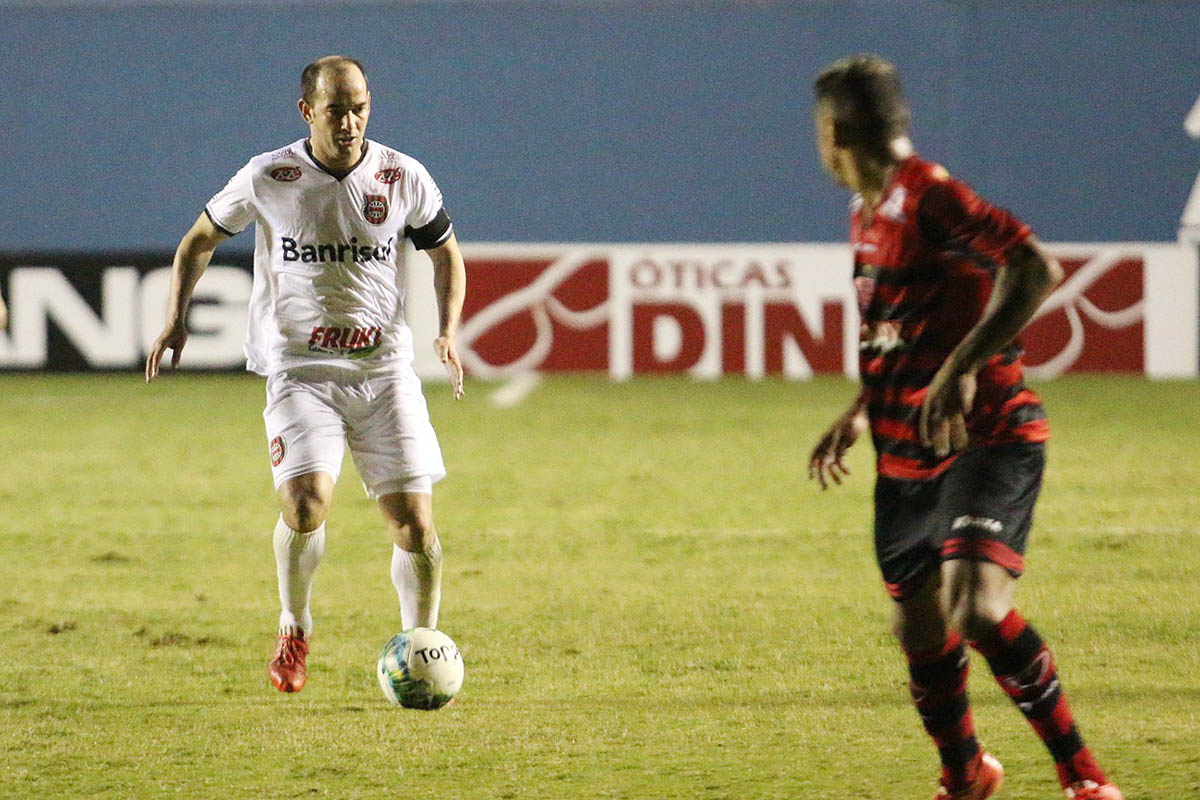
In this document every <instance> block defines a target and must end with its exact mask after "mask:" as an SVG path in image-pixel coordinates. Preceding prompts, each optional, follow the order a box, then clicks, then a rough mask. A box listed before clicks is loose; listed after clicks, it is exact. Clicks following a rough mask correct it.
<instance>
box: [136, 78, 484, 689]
mask: <svg viewBox="0 0 1200 800" xmlns="http://www.w3.org/2000/svg"><path fill="white" fill-rule="evenodd" d="M299 108H300V114H301V116H303V118H304V120H305V122H307V123H308V126H309V136H308V138H307V139H302V140H300V141H297V142H294V143H292V144H290V145H288V146H287V147H284V148H281V149H279V150H276V151H273V152H270V153H264V154H262V155H259V156H255V157H254V158H252V159H250V161H249V163H248V164H246V166H245V167H243V168H242V169H241V170H240V171H238V173H237V174H236V175H235V176H234V177H233V178H232V179H231V180H230V181H229V183H228V185H226V187H225V188H224V189H223V190H221V191H220V192H218V193H217V194H216V195H215V196H214V197H213V198H212V200H210V201H209V203H208V205H207V206H206V207H205V209H204V213H202V214H201V215H200V216H199V218H198V219H197V220H196V222H195V224H194V225H193V226H192V228H191V230H189V231H188V232H187V234H186V235H185V236H184V237H183V240H182V241H181V242H180V244H179V248H178V250H177V251H176V253H175V263H174V269H173V272H172V281H171V291H170V297H169V300H168V307H167V321H166V326H165V327H164V329H163V332H162V334H161V335H160V336H159V337H158V339H157V341H155V342H154V345H153V347H152V348H151V351H150V354H149V357H148V358H147V359H146V380H147V381H149V380H152V379H153V378H154V377H155V376H157V375H158V372H159V365H160V363H161V361H162V358H163V356H164V354H165V352H166V351H167V350H172V351H173V355H172V358H171V363H172V365H173V366H178V365H179V360H180V356H181V355H182V352H183V348H184V344H185V343H186V341H187V325H186V314H187V308H188V303H189V301H190V300H191V297H192V291H193V289H194V287H195V285H196V281H197V280H198V279H199V278H200V275H201V273H202V272H203V271H204V269H205V267H206V266H207V265H208V262H209V259H210V258H211V257H212V253H213V249H214V248H215V247H216V246H217V244H218V243H220V242H221V241H223V240H224V239H226V238H228V237H230V236H233V235H235V234H237V233H239V232H241V231H242V230H243V229H245V228H246V227H247V226H248V225H250V223H252V222H254V223H257V225H258V229H257V233H256V236H255V247H254V288H253V292H252V296H251V300H250V323H249V328H248V332H247V337H246V358H247V367H248V368H249V369H251V370H253V371H254V372H257V373H259V374H261V375H265V376H266V377H267V404H266V410H265V411H264V412H263V417H264V419H265V421H266V429H267V442H268V453H269V456H270V459H271V467H272V471H273V473H274V479H275V488H276V492H277V493H278V496H279V504H280V508H281V512H282V513H281V514H280V517H279V521H278V522H277V523H276V525H275V534H274V544H275V560H276V567H277V574H278V578H279V598H280V602H281V604H282V606H283V610H282V613H281V615H280V620H279V635H278V640H277V643H276V650H275V654H274V656H273V658H272V659H271V662H270V665H269V668H268V672H269V674H270V677H271V681H272V682H273V683H274V685H275V687H276V688H278V689H279V690H280V691H283V692H297V691H299V690H300V689H301V688H303V686H304V683H305V680H306V677H307V666H306V657H307V654H308V644H309V637H310V635H311V633H312V624H313V623H312V614H311V611H310V609H309V596H310V594H311V587H312V579H313V574H314V572H315V571H316V568H317V565H318V563H319V562H320V560H321V555H322V553H323V552H324V549H325V516H326V513H327V512H328V510H329V504H330V500H331V499H332V496H333V486H334V483H335V482H336V481H337V477H338V473H339V471H340V469H341V464H342V456H343V453H344V448H345V444H346V442H349V445H350V452H351V454H352V456H353V457H354V462H355V465H356V467H357V468H358V472H359V475H360V476H361V478H362V481H363V485H364V487H365V488H366V490H367V494H368V495H369V496H370V497H371V498H372V499H374V500H376V501H377V502H378V504H379V508H380V510H381V511H382V512H383V518H384V520H385V522H386V524H387V527H388V529H389V531H390V532H391V535H392V538H393V540H394V546H393V551H392V563H391V574H392V582H393V584H394V585H395V587H396V591H397V593H398V595H399V598H400V608H401V621H402V623H403V626H404V628H411V627H415V626H425V627H430V628H432V627H436V625H437V617H438V605H439V602H440V596H441V573H442V551H441V545H440V543H439V541H438V537H437V533H436V532H435V530H434V523H433V495H432V492H433V484H434V483H435V482H436V481H438V480H440V479H441V478H442V477H443V476H444V475H445V468H444V466H443V464H442V455H441V450H440V448H439V446H438V441H437V437H436V436H435V434H434V431H433V427H432V425H431V424H430V421H429V412H428V409H427V407H426V404H425V398H424V396H423V395H422V393H421V385H420V381H419V380H418V379H417V376H416V374H415V373H414V372H413V369H412V359H413V349H412V333H411V332H410V331H409V329H408V327H407V325H406V324H405V322H404V285H405V282H404V276H403V274H402V270H401V269H400V267H399V266H398V265H399V264H400V263H401V261H400V259H401V258H402V253H403V250H404V240H405V239H406V238H407V239H410V240H411V241H412V242H413V244H414V246H416V247H417V248H418V249H423V250H425V251H427V252H428V254H429V256H430V257H431V259H432V261H433V265H434V283H435V289H436V294H437V304H438V311H439V314H440V319H441V328H440V332H439V335H438V337H437V339H436V340H435V342H434V347H435V349H436V350H437V353H438V356H439V357H440V358H441V360H442V362H443V363H444V364H446V366H447V369H448V371H449V372H450V377H451V383H452V389H453V392H454V396H455V397H456V398H458V397H461V396H462V392H463V387H462V366H461V364H460V362H459V357H458V352H457V349H456V346H455V336H456V333H457V330H458V324H459V318H460V316H461V312H462V304H463V297H464V294H465V291H466V273H465V270H464V268H463V261H462V255H461V253H460V252H459V248H458V244H457V241H456V240H455V237H454V231H453V227H452V226H451V223H450V218H449V216H448V215H447V214H446V211H445V209H444V208H443V206H442V195H441V192H440V190H439V189H438V187H437V185H436V184H435V183H434V181H433V179H432V178H431V177H430V175H429V173H428V172H427V171H426V170H425V168H424V167H423V166H422V165H421V164H419V163H418V162H417V161H416V160H414V159H412V158H410V157H409V156H406V155H404V154H402V153H399V152H397V151H395V150H392V149H390V148H387V147H384V146H383V145H381V144H378V143H377V142H373V141H370V140H368V139H366V138H365V131H366V127H367V120H368V117H369V115H370V111H371V95H370V92H369V91H368V89H367V81H366V75H365V74H364V71H363V69H362V65H361V64H359V63H358V62H357V61H355V60H353V59H350V58H346V57H344V56H327V57H325V58H321V59H318V60H317V61H314V62H313V63H312V64H309V65H308V66H307V67H306V68H305V69H304V72H303V75H302V77H301V99H300V101H299Z"/></svg>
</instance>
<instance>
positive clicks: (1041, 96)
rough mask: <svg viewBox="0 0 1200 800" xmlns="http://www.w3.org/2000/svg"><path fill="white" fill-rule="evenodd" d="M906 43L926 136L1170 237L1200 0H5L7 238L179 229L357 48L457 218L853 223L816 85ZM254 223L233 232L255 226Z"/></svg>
mask: <svg viewBox="0 0 1200 800" xmlns="http://www.w3.org/2000/svg"><path fill="white" fill-rule="evenodd" d="M863 50H869V51H874V52H878V53H880V54H882V55H884V56H886V57H888V58H890V59H892V60H894V61H895V62H896V63H897V64H898V65H899V66H900V68H901V70H902V76H903V77H904V79H905V83H906V87H907V91H908V94H909V98H910V101H911V104H912V106H913V111H914V117H915V125H914V138H915V140H916V143H917V147H918V150H919V151H921V152H922V153H923V154H925V155H927V156H929V157H932V158H935V159H936V160H939V161H941V162H942V163H944V164H945V165H946V166H947V167H949V168H950V169H951V171H952V172H955V173H956V174H958V175H959V176H961V177H963V178H965V179H967V180H969V181H971V182H973V183H974V184H975V185H976V187H977V188H978V189H980V190H981V191H982V192H983V193H985V194H986V195H987V196H989V197H990V198H991V199H993V200H995V201H997V202H999V203H1001V204H1003V205H1006V206H1008V207H1009V208H1011V209H1013V210H1014V211H1016V212H1017V213H1018V214H1019V215H1020V216H1022V217H1023V218H1025V219H1026V220H1027V221H1029V222H1030V223H1031V224H1032V225H1033V226H1034V229H1035V230H1036V231H1037V232H1038V233H1039V234H1041V235H1042V236H1043V238H1046V239H1050V240H1058V241H1066V240H1082V241H1094V240H1173V239H1174V236H1175V230H1176V226H1177V223H1178V220H1179V215H1180V212H1181V211H1182V208H1183V205H1184V202H1185V201H1186V199H1187V196H1188V193H1189V191H1190V189H1191V186H1192V183H1193V182H1194V181H1195V178H1196V173H1197V169H1198V168H1200V142H1196V141H1193V140H1191V139H1189V138H1188V137H1187V135H1186V133H1185V132H1184V130H1183V119H1184V117H1185V115H1186V114H1187V112H1188V110H1189V109H1190V108H1191V106H1192V104H1193V103H1194V102H1195V101H1196V98H1197V94H1200V57H1198V54H1200V3H1197V2H1195V0H1187V2H1140V3H1132V2H1100V1H1098V2H1056V3H1045V4H1041V3H1034V2H1003V1H1002V0H1001V1H997V0H992V2H968V1H967V0H961V1H960V2H901V1H899V0H897V1H895V2H887V1H886V0H881V1H880V2H790V3H784V2H767V1H762V2H723V3H718V2H688V3H682V2H641V3H632V2H619V1H611V2H596V3H583V2H551V1H549V0H544V1H543V2H532V1H530V2H503V1H498V0H493V1H492V2H446V1H444V0H443V1H442V2H408V3H386V2H373V3H370V2H357V3H342V4H331V3H320V4H296V3H293V4H282V3H269V2H259V3H253V2H244V3H224V4H222V3H209V4H206V3H195V2H192V3H187V2H178V0H177V2H175V3H173V4H172V3H167V4H165V5H161V4H160V5H141V4H138V3H131V2H130V0H124V1H123V2H121V1H119V0H118V2H112V3H90V4H83V3H56V2H42V3H38V2H36V0H28V2H26V3H20V2H0V75H3V82H2V85H0V130H2V131H3V138H2V139H0V147H2V148H3V162H2V172H0V197H2V198H3V201H2V204H0V250H8V251H13V250H26V249H56V250H57V249H72V250H79V249H88V250H93V249H129V248H134V249H140V248H173V247H174V245H175V244H176V242H177V241H178V239H179V237H180V235H182V233H183V232H184V231H185V230H186V228H187V227H188V226H189V225H190V224H191V222H192V220H193V219H194V218H195V217H196V215H197V214H198V213H199V212H200V210H201V208H202V207H203V205H204V203H205V201H206V200H207V199H208V197H209V196H210V195H211V194H212V193H213V192H215V191H216V190H217V189H219V188H220V187H221V186H222V185H223V184H224V182H225V181H226V179H227V178H228V177H229V176H230V175H232V174H233V172H234V171H235V170H237V169H238V168H239V167H240V166H241V165H242V164H243V163H244V162H245V161H246V159H247V158H248V157H249V156H251V155H253V154H255V153H258V152H261V151H263V150H267V149H270V148H273V147H276V146H279V145H281V144H285V143H287V142H290V141H293V140H295V139H297V138H300V137H301V136H302V135H303V134H304V133H305V128H304V126H303V124H302V121H301V120H300V118H299V115H298V113H297V112H296V109H295V99H296V97H297V95H298V86H297V84H298V79H299V73H300V70H301V69H302V68H303V66H304V65H305V64H306V63H307V62H308V61H310V60H311V59H312V58H314V57H316V56H319V55H323V54H326V53H330V52H342V53H346V54H350V55H354V56H356V57H358V58H359V59H361V60H362V61H364V62H365V64H366V65H367V67H368V76H369V78H370V81H371V87H372V93H373V97H374V109H373V114H372V118H371V123H370V129H369V134H368V135H370V136H371V137H372V138H375V139H378V140H380V141H383V142H385V143H388V144H390V145H392V146H395V147H397V148H398V149H401V150H404V151H405V152H408V153H410V154H412V155H414V156H416V157H417V158H419V159H421V160H422V161H423V162H424V163H425V164H426V165H427V166H428V167H429V168H430V170H431V171H432V172H433V174H434V176H435V178H437V180H438V181H439V183H440V184H441V185H442V188H443V191H444V193H445V195H446V198H447V205H448V208H449V209H450V211H451V214H452V215H453V216H454V218H455V221H456V226H457V229H458V232H459V237H460V239H462V240H470V241H480V240H492V241H794V240H809V241H821V240H842V239H844V238H845V228H846V223H845V200H846V198H845V196H844V194H843V192H842V190H840V189H839V188H837V187H835V186H833V185H832V184H831V183H829V182H828V180H827V179H826V178H825V176H824V175H823V173H822V172H821V170H820V167H819V165H818V163H817V160H816V156H815V153H814V147H813V135H812V130H811V121H810V102H811V101H810V93H809V87H810V85H811V81H812V78H813V77H814V75H815V73H816V72H817V71H818V70H819V69H820V68H821V67H822V66H824V65H825V64H827V63H828V62H830V61H832V60H833V59H835V58H837V57H840V56H842V55H845V54H847V53H851V52H856V51H863ZM250 241H251V240H250V238H249V237H244V240H239V244H241V245H242V246H243V247H246V248H249V247H250V246H251V244H250Z"/></svg>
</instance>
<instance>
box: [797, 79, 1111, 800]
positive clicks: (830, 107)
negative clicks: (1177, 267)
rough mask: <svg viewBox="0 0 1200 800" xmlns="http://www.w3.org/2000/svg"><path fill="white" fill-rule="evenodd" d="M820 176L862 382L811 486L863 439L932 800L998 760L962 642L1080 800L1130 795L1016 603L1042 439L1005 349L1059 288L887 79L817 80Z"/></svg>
mask: <svg viewBox="0 0 1200 800" xmlns="http://www.w3.org/2000/svg"><path fill="white" fill-rule="evenodd" d="M815 91H816V104H815V121H816V128H817V141H818V149H819V150H820V154H821V160H822V162H823V164H824V166H825V168H826V169H827V170H828V171H829V172H830V174H831V175H832V176H833V178H834V179H835V180H836V181H837V182H838V183H840V184H842V185H844V186H846V187H847V188H849V189H850V190H851V191H852V192H853V193H854V196H853V199H852V201H851V204H850V213H851V218H850V238H851V244H852V246H853V250H854V285H855V288H856V289H857V293H858V302H859V309H860V311H861V313H862V331H861V339H860V359H859V368H860V373H861V377H862V384H863V388H862V391H861V393H860V394H859V395H858V397H857V398H856V399H855V401H854V402H853V404H852V405H851V406H850V408H849V409H848V410H847V411H846V412H845V413H844V414H843V415H842V416H841V417H839V418H838V419H837V420H836V421H835V422H834V423H833V425H832V426H830V428H829V430H828V431H826V433H825V434H824V436H823V437H822V438H821V440H820V441H819V442H818V443H817V446H816V447H815V448H814V449H813V452H812V457H811V459H810V461H809V477H810V478H816V479H817V480H818V481H819V482H820V484H821V488H822V489H824V488H826V486H827V480H832V481H833V482H835V483H841V481H842V478H843V477H844V476H845V475H846V474H847V473H848V472H849V470H848V469H847V468H846V465H845V463H844V461H843V457H844V455H845V452H846V450H847V448H849V447H850V446H851V445H852V444H853V443H854V441H855V439H857V438H858V436H859V434H861V433H862V432H864V431H866V430H868V429H869V430H870V431H871V438H872V439H873V440H874V444H875V450H876V454H877V461H876V464H877V472H878V476H877V480H876V484H875V552H876V556H877V559H878V561H879V565H880V568H881V570H882V572H883V579H884V582H885V583H886V585H887V588H888V591H889V592H890V593H891V595H892V597H893V598H894V599H895V601H896V603H895V608H896V612H897V613H896V622H895V632H896V635H897V637H898V638H899V640H900V644H901V646H902V647H903V649H904V652H905V654H906V655H907V657H908V665H909V674H910V676H911V683H910V688H911V690H912V697H913V701H914V702H915V703H916V706H917V712H918V713H919V715H920V717H921V721H922V722H923V723H924V725H925V729H926V730H927V731H928V733H929V735H930V736H931V737H932V738H933V741H934V743H935V744H936V746H937V748H938V752H939V754H940V756H941V761H942V776H941V785H940V787H939V789H938V792H937V794H936V795H935V798H966V799H967V800H983V799H984V798H987V797H990V796H991V795H992V794H993V793H994V792H995V791H996V789H997V788H999V786H1000V783H1001V780H1002V779H1003V769H1002V768H1001V766H1000V763H999V762H998V761H997V760H996V759H995V758H993V757H992V756H991V755H989V754H987V753H985V752H984V751H983V749H982V748H981V747H980V745H979V741H978V740H977V739H976V737H975V727H974V723H973V722H972V719H971V709H970V706H969V704H968V701H967V694H966V684H967V666H968V659H967V653H966V649H965V647H964V645H966V644H969V645H970V646H971V647H974V648H975V649H976V650H978V651H979V652H980V653H981V654H982V655H983V656H984V658H986V659H987V663H988V666H989V667H991V669H992V672H993V673H994V674H995V676H996V680H997V682H998V683H999V684H1000V686H1001V688H1003V689H1004V691H1005V692H1006V693H1007V694H1008V695H1009V696H1010V697H1011V698H1012V699H1013V701H1014V702H1015V703H1016V705H1017V707H1018V708H1019V709H1020V710H1021V712H1022V713H1024V715H1025V716H1026V718H1027V719H1028V720H1029V722H1030V724H1031V725H1032V727H1033V729H1034V731H1035V732H1036V733H1037V735H1038V736H1039V737H1041V739H1042V741H1043V742H1044V743H1045V744H1046V747H1047V748H1048V749H1049V751H1050V754H1051V755H1052V756H1053V757H1054V762H1055V767H1056V769H1057V772H1058V778H1059V781H1060V782H1061V784H1062V787H1063V789H1064V790H1065V792H1066V795H1067V797H1069V798H1074V800H1122V795H1121V792H1120V790H1119V789H1118V788H1117V787H1116V786H1115V785H1114V784H1112V783H1110V782H1109V781H1108V780H1107V778H1106V777H1105V776H1104V773H1103V772H1102V771H1101V769H1100V767H1099V766H1098V765H1097V764H1096V761H1095V759H1094V758H1093V757H1092V754H1091V752H1090V751H1089V750H1088V749H1087V747H1086V746H1085V745H1084V742H1083V739H1082V737H1081V736H1080V734H1079V731H1078V730H1077V729H1076V726H1075V723H1074V720H1073V718H1072V715H1071V709H1070V707H1069V706H1068V704H1067V699H1066V696H1065V695H1064V693H1063V688H1062V685H1061V683H1060V682H1059V679H1058V674H1057V670H1056V669H1055V665H1054V659H1053V657H1052V656H1051V654H1050V651H1049V649H1048V648H1047V646H1046V644H1045V643H1044V642H1043V641H1042V639H1041V637H1040V636H1039V635H1038V634H1037V632H1036V631H1035V630H1034V628H1033V627H1032V626H1031V625H1030V624H1029V623H1027V622H1026V621H1025V619H1024V618H1023V617H1022V616H1021V614H1020V613H1019V612H1018V611H1017V609H1016V608H1015V607H1014V606H1013V594H1014V589H1015V587H1016V579H1017V577H1018V576H1019V575H1020V574H1021V570H1022V555H1023V553H1024V551H1025V541H1026V537H1027V535H1028V533H1029V528H1030V524H1031V522H1032V519H1033V505H1034V502H1035V500H1036V499H1037V495H1038V490H1039V489H1040V488H1041V482H1042V471H1043V468H1044V466H1045V444H1044V442H1045V441H1046V439H1047V438H1048V437H1049V429H1048V427H1047V423H1046V417H1045V413H1044V412H1043V410H1042V406H1041V403H1040V401H1039V400H1038V397H1037V395H1035V394H1034V393H1033V392H1031V391H1030V390H1029V389H1027V388H1025V386H1024V383H1023V380H1022V369H1021V356H1022V352H1021V348H1020V345H1019V344H1018V343H1017V341H1016V339H1015V337H1016V336H1017V334H1018V333H1019V332H1020V330H1021V329H1022V328H1023V327H1024V326H1025V325H1026V323H1028V322H1029V320H1030V318H1031V317H1032V316H1033V314H1034V312H1035V311H1036V310H1037V308H1038V306H1039V305H1040V304H1041V302H1042V301H1043V300H1044V299H1045V298H1046V296H1047V295H1048V294H1049V293H1050V291H1051V290H1052V289H1053V287H1054V286H1055V284H1057V283H1058V282H1059V281H1060V280H1061V279H1062V269H1061V267H1060V266H1059V265H1058V263H1057V262H1056V261H1055V260H1054V259H1053V258H1052V257H1050V256H1049V255H1047V254H1046V253H1045V252H1044V251H1043V250H1042V249H1041V247H1039V245H1038V243H1037V241H1036V240H1035V239H1034V237H1033V236H1031V235H1030V232H1029V228H1028V226H1026V225H1024V224H1022V223H1021V222H1019V221H1018V220H1016V219H1014V218H1013V217H1012V216H1010V215H1009V214H1008V213H1007V212H1006V211H1004V210H1002V209H999V208H996V207H994V206H991V205H989V204H988V203H986V202H984V201H983V200H981V199H980V198H979V196H978V195H976V194H975V192H974V191H972V190H971V189H970V187H968V186H967V185H966V184H964V183H962V182H961V181H957V180H955V179H954V178H952V177H950V176H949V175H948V174H947V173H946V170H945V169H943V168H942V167H940V166H938V165H937V164H933V163H930V162H928V161H925V160H923V159H921V158H920V157H918V156H916V155H915V154H913V151H912V144H911V142H910V141H909V139H908V121H909V112H908V107H907V105H906V103H905V101H904V98H903V95H902V94H901V91H900V83H899V80H898V78H897V76H896V70H895V68H894V67H893V66H892V65H891V64H889V63H887V62H886V61H884V60H882V59H880V58H878V57H875V56H853V57H850V58H847V59H843V60H841V61H838V62H836V63H834V64H833V65H831V66H830V67H828V68H827V69H825V70H824V71H823V72H822V73H821V74H820V76H819V77H818V78H817V81H816V85H815Z"/></svg>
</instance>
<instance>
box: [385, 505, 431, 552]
mask: <svg viewBox="0 0 1200 800" xmlns="http://www.w3.org/2000/svg"><path fill="white" fill-rule="evenodd" d="M388 522H389V524H388V527H389V529H390V530H391V534H392V541H394V542H395V543H396V546H397V547H399V548H400V549H401V550H408V551H409V552H412V553H415V552H418V551H422V550H429V549H430V548H432V547H433V546H434V544H436V543H437V531H436V530H435V529H434V527H433V518H432V516H427V515H423V514H415V515H412V516H409V517H406V518H405V519H400V520H389V521H388Z"/></svg>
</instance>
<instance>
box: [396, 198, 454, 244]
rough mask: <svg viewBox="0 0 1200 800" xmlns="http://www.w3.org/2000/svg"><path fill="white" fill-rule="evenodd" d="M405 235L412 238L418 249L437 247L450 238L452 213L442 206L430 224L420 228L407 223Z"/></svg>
mask: <svg viewBox="0 0 1200 800" xmlns="http://www.w3.org/2000/svg"><path fill="white" fill-rule="evenodd" d="M404 235H405V236H407V237H408V238H409V239H410V240H412V243H413V247H415V248H417V249H418V250H428V249H430V248H431V247H437V246H438V245H440V244H442V243H444V242H445V241H446V240H447V239H448V238H450V215H449V214H447V213H446V209H445V208H440V209H438V213H437V215H436V216H434V218H433V219H432V220H430V222H429V223H428V224H426V225H422V226H421V227H419V228H414V227H412V226H411V225H406V226H405V227H404Z"/></svg>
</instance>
